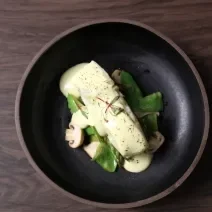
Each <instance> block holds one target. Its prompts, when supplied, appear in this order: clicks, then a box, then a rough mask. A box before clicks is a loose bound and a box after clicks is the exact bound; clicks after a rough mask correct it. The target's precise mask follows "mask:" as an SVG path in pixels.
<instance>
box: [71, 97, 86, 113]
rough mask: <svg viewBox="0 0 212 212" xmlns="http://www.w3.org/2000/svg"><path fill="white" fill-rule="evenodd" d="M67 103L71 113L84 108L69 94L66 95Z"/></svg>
mask: <svg viewBox="0 0 212 212" xmlns="http://www.w3.org/2000/svg"><path fill="white" fill-rule="evenodd" d="M67 101H68V108H69V109H70V110H71V112H72V113H75V112H77V111H78V110H80V108H81V107H83V106H84V105H83V104H82V103H81V102H80V101H79V100H78V99H77V98H76V97H75V96H73V95H71V94H68V97H67Z"/></svg>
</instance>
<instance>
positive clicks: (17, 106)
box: [15, 19, 210, 209]
mask: <svg viewBox="0 0 212 212" xmlns="http://www.w3.org/2000/svg"><path fill="white" fill-rule="evenodd" d="M103 23H124V24H130V25H134V26H138V27H141V28H144V29H146V30H148V31H150V32H152V33H153V34H155V35H157V36H158V37H160V38H161V39H163V40H164V41H166V42H167V43H168V44H169V45H170V46H171V47H172V48H174V49H175V50H176V51H177V52H178V54H180V55H181V57H182V58H183V59H184V60H185V62H186V63H187V64H188V66H189V67H190V69H191V71H192V72H193V74H194V76H195V78H196V80H197V83H198V85H199V88H200V91H201V95H202V98H203V106H204V118H205V122H204V132H203V136H202V141H201V144H200V147H199V150H198V152H197V154H196V156H195V158H194V160H193V162H192V163H191V165H190V166H189V168H188V169H187V170H186V171H185V173H184V174H183V175H182V176H181V177H180V178H179V179H178V180H177V181H176V182H175V183H174V184H173V185H171V186H170V187H169V188H167V189H165V190H164V191H162V192H160V193H158V194H156V195H154V196H152V197H149V198H147V199H143V200H139V201H135V202H130V203H118V204H113V203H102V202H95V201H91V200H88V199H84V198H81V197H79V196H76V195H74V194H72V193H70V192H68V191H66V190H65V189H64V188H62V187H60V186H59V185H57V184H56V183H54V182H53V181H52V180H51V179H50V178H49V177H48V176H47V175H46V174H45V173H44V172H43V171H42V170H41V169H40V168H39V167H38V165H37V164H36V163H35V161H34V159H33V158H32V156H31V154H30V152H29V151H28V149H27V146H26V144H25V141H24V138H23V134H22V130H21V124H20V113H19V112H20V100H21V95H22V91H23V87H24V84H25V81H26V79H27V77H28V75H29V73H30V71H31V69H32V68H33V66H34V65H35V63H36V62H37V61H38V59H39V58H40V57H41V56H42V55H43V54H44V53H45V52H46V51H47V50H48V49H49V48H50V47H51V46H52V45H53V44H55V43H56V42H57V41H59V40H60V39H62V38H63V37H65V36H66V35H68V34H70V33H72V32H74V31H76V30H79V29H81V28H84V27H88V26H91V25H95V24H103ZM209 115H210V112H209V105H208V98H207V94H206V90H205V87H204V85H203V82H202V80H201V78H200V75H199V73H198V72H197V70H196V68H195V66H194V64H193V63H192V61H191V60H190V59H189V57H188V56H187V55H186V54H185V52H184V51H183V50H182V49H181V48H180V47H179V46H178V45H177V44H175V43H174V42H173V41H172V40H171V39H170V38H168V37H166V36H165V35H163V34H162V33H161V32H159V31H157V30H155V29H153V28H152V27H150V26H148V25H146V24H144V23H140V22H138V21H132V20H127V19H102V20H98V21H89V22H86V23H83V24H79V25H77V26H74V27H72V28H69V29H68V30H66V31H64V32H62V33H60V34H59V35H57V36H55V37H54V38H53V39H52V40H51V41H49V42H48V43H47V44H45V45H44V46H43V47H42V48H41V50H40V51H39V52H38V53H37V54H36V55H35V56H34V58H33V59H32V61H31V62H30V63H29V65H28V67H27V68H26V70H25V72H24V74H23V77H22V79H21V80H20V84H19V86H18V89H17V94H16V99H15V126H16V131H17V135H18V139H19V141H20V144H21V147H22V149H23V151H24V153H25V155H26V157H27V159H28V161H29V162H30V164H31V165H32V167H33V168H34V169H35V170H36V171H37V172H38V173H39V174H40V175H41V176H42V178H43V179H44V180H45V181H46V182H48V183H49V184H50V185H51V186H52V187H54V188H55V189H57V190H58V191H60V192H62V193H63V194H65V195H66V196H68V197H70V198H72V199H73V200H76V201H79V202H81V203H85V204H88V205H92V206H97V207H101V208H113V209H118V208H119V209H120V208H133V207H139V206H143V205H146V204H149V203H152V202H154V201H157V200H159V199H161V198H163V197H165V196H167V195H168V194H170V193H171V192H173V191H174V190H175V189H176V188H178V187H179V186H180V185H181V184H182V183H183V182H184V181H185V180H186V179H187V178H188V176H189V175H190V174H191V172H192V171H193V170H194V168H195V167H196V165H197V163H198V162H199V160H200V158H201V156H202V153H203V151H204V148H205V145H206V142H207V138H208V133H209V125H210V118H209Z"/></svg>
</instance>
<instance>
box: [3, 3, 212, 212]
mask: <svg viewBox="0 0 212 212" xmlns="http://www.w3.org/2000/svg"><path fill="white" fill-rule="evenodd" d="M100 18H127V19H132V20H137V21H140V22H143V23H146V24H148V25H150V26H152V27H154V28H155V29H157V30H159V31H161V32H162V33H164V34H166V35H167V36H169V37H170V38H172V39H173V40H174V41H175V42H176V43H177V44H178V45H179V46H180V47H182V49H183V50H184V51H185V52H186V53H187V54H188V55H189V56H190V57H191V59H192V61H193V62H194V64H195V66H196V67H197V69H198V71H199V73H200V75H201V77H202V79H203V82H204V84H205V87H206V90H207V92H208V97H209V103H210V105H211V103H212V1H211V0H170V1H169V0H163V1H158V0H122V1H120V0H114V1H112V0H111V1H106V0H101V1H100V0H60V1H58V0H15V1H14V0H0V212H14V211H16V212H28V211H30V212H34V211H39V212H44V211H45V212H50V211H51V212H54V211H58V210H62V211H63V212H68V211H79V212H80V211H94V210H96V211H100V212H103V211H107V210H106V209H97V208H93V207H91V206H87V205H83V204H80V203H77V202H75V201H72V200H70V199H68V198H67V197H65V196H63V195H61V194H60V193H58V192H57V191H55V190H54V189H52V188H51V187H50V186H49V185H47V184H46V183H45V182H44V181H43V179H41V178H40V177H39V176H38V175H37V173H35V171H34V170H33V169H32V167H31V166H30V165H29V163H28V161H27V159H26V158H25V155H24V153H23V151H22V149H21V147H20V145H19V142H18V139H17V136H16V131H15V125H14V101H15V95H16V89H17V86H18V83H19V81H20V79H21V76H22V74H23V72H24V70H25V68H26V66H27V64H28V63H29V62H30V60H31V59H32V57H33V56H34V55H35V53H36V52H37V51H38V50H39V49H40V48H41V47H42V46H43V45H44V44H45V43H46V42H48V41H49V40H50V39H52V38H53V37H54V36H55V35H56V34H58V33H60V32H62V31H64V30H66V29H67V28H70V27H72V26H75V25H77V24H79V23H83V22H86V21H90V20H96V19H100ZM211 139H212V133H211V132H210V135H209V139H208V144H207V146H206V150H205V152H204V155H203V157H202V159H201V161H200V163H199V165H198V166H197V168H196V169H195V171H194V172H193V173H192V175H191V176H190V177H189V178H188V180H187V181H186V182H185V183H184V184H183V185H182V186H181V187H180V188H179V189H177V190H176V191H175V192H174V193H172V194H171V195H170V196H168V197H166V198H164V199H162V200H160V201H158V202H155V203H153V204H151V205H148V206H145V207H143V208H137V209H130V210H126V211H142V212H158V211H163V212H172V211H173V212H174V211H179V212H199V211H201V212H210V211H212V171H211V161H212V154H211V150H212V140H211ZM114 211H115V210H114ZM117 211H118V210H117Z"/></svg>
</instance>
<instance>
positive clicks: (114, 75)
mask: <svg viewBox="0 0 212 212" xmlns="http://www.w3.org/2000/svg"><path fill="white" fill-rule="evenodd" d="M120 75H121V70H118V69H117V70H115V71H114V72H113V73H112V78H113V80H114V81H115V82H116V83H117V84H121V77H120Z"/></svg>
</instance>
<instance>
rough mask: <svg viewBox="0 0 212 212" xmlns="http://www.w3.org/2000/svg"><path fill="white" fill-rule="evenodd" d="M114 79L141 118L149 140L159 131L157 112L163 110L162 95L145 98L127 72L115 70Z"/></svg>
mask: <svg viewBox="0 0 212 212" xmlns="http://www.w3.org/2000/svg"><path fill="white" fill-rule="evenodd" d="M112 77H113V79H114V80H115V82H116V83H118V84H119V85H120V86H121V88H122V89H123V91H122V92H123V94H124V95H125V99H126V101H127V103H128V104H129V106H130V108H131V109H132V111H133V112H134V113H135V114H136V116H137V117H138V118H140V121H141V124H142V127H143V129H144V132H145V135H146V136H147V137H148V138H149V137H150V136H152V135H153V134H154V133H155V132H156V131H158V123H157V112H159V111H161V110H162V109H163V100H162V95H161V93H160V92H156V93H153V94H150V95H148V96H145V97H144V96H143V94H142V92H141V91H140V88H139V87H138V85H137V84H136V82H135V81H134V79H133V77H132V76H131V75H130V74H129V73H128V72H126V71H120V70H115V71H114V72H113V74H112Z"/></svg>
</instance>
